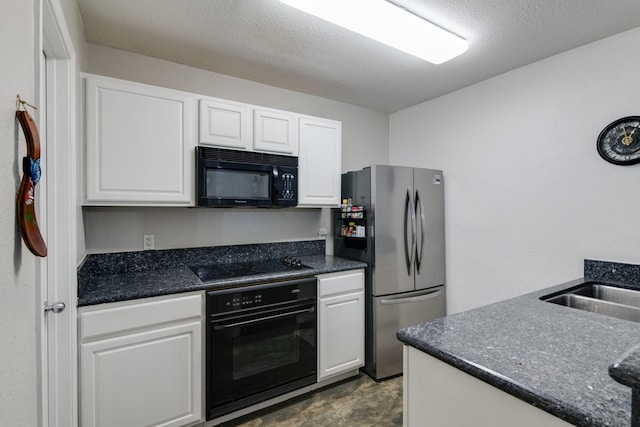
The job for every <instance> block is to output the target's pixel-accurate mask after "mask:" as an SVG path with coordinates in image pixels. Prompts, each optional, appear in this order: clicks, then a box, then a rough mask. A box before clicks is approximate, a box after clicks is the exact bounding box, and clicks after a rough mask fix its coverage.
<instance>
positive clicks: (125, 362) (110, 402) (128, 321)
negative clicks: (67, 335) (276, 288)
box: [79, 293, 203, 427]
mask: <svg viewBox="0 0 640 427" xmlns="http://www.w3.org/2000/svg"><path fill="white" fill-rule="evenodd" d="M202 313H203V302H202V295H201V293H197V294H188V295H182V296H171V297H161V298H150V299H144V300H138V301H136V302H127V303H111V304H103V305H99V306H94V307H87V308H81V309H80V310H79V334H80V355H79V363H80V370H79V374H80V420H81V425H82V426H83V427H90V426H95V427H107V426H118V427H125V426H131V427H141V426H163V427H169V426H171V427H178V426H186V425H191V424H194V423H198V422H200V421H202V413H203V412H202V397H203V396H202V381H201V377H202Z"/></svg>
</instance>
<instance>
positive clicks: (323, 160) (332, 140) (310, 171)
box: [298, 116, 342, 207]
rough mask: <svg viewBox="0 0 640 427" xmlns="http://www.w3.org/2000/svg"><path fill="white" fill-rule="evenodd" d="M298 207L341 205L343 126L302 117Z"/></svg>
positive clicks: (315, 118)
mask: <svg viewBox="0 0 640 427" xmlns="http://www.w3.org/2000/svg"><path fill="white" fill-rule="evenodd" d="M298 127H299V153H298V175H299V182H298V206H301V207H305V206H308V207H318V206H335V207H337V206H338V205H339V204H340V174H341V168H342V123H340V122H337V121H334V120H327V119H320V118H317V117H307V116H300V118H299V122H298Z"/></svg>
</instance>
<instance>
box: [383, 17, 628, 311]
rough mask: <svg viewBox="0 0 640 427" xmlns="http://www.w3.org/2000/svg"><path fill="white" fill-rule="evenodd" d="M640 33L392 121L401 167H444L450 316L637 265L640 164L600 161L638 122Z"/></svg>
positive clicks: (394, 156)
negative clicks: (607, 267) (600, 139)
mask: <svg viewBox="0 0 640 427" xmlns="http://www.w3.org/2000/svg"><path fill="white" fill-rule="evenodd" d="M639 42H640V29H635V30H632V31H629V32H626V33H623V34H620V35H617V36H614V37H611V38H608V39H604V40H601V41H598V42H596V43H593V44H590V45H587V46H584V47H581V48H578V49H574V50H571V51H568V52H566V53H563V54H560V55H557V56H554V57H551V58H548V59H546V60H543V61H540V62H537V63H534V64H531V65H529V66H526V67H523V68H520V69H517V70H515V71H512V72H509V73H506V74H503V75H501V76H498V77H495V78H492V79H489V80H486V81H484V82H481V83H478V84H475V85H473V86H470V87H467V88H465V89H462V90H459V91H457V92H454V93H451V94H448V95H445V96H443V97H440V98H438V99H435V100H432V101H429V102H425V103H423V104H420V105H417V106H414V107H412V108H408V109H406V110H403V111H399V112H396V113H394V114H392V115H391V118H390V161H391V163H393V164H402V165H411V166H422V167H433V168H441V169H444V176H445V206H446V245H447V284H448V291H447V292H448V298H449V301H448V309H449V311H450V312H457V311H461V310H465V309H468V308H472V307H476V306H479V305H482V304H486V303H490V302H494V301H496V300H501V299H505V298H508V297H511V296H515V295H518V294H523V293H525V292H527V291H531V290H535V289H541V288H545V287H548V286H551V285H554V284H557V283H560V282H563V281H566V280H570V279H574V278H578V277H582V266H583V259H585V258H594V259H603V260H616V261H622V262H629V263H640V226H638V224H639V222H638V216H639V215H640V214H639V212H640V185H639V184H640V165H635V166H627V167H621V166H614V165H612V164H609V163H607V162H605V161H603V160H602V159H601V158H600V157H599V155H598V153H597V152H596V138H597V136H598V134H599V132H600V131H601V130H602V129H603V128H604V127H605V126H606V125H607V124H609V123H610V122H612V121H613V120H615V119H617V118H619V117H623V116H629V115H640V103H639V102H638V99H639V96H640V79H639V78H638V69H640V55H637V53H638V52H639V50H638V43H639Z"/></svg>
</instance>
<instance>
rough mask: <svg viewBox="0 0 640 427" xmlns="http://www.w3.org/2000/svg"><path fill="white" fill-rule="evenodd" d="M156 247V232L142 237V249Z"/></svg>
mask: <svg viewBox="0 0 640 427" xmlns="http://www.w3.org/2000/svg"><path fill="white" fill-rule="evenodd" d="M155 248H156V236H155V234H145V235H144V236H143V238H142V249H144V250H145V251H146V250H149V249H155Z"/></svg>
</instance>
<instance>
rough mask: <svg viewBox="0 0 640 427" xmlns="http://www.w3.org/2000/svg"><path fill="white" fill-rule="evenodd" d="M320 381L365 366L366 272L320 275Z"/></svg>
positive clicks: (353, 271) (318, 277) (354, 271)
mask: <svg viewBox="0 0 640 427" xmlns="http://www.w3.org/2000/svg"><path fill="white" fill-rule="evenodd" d="M317 279H318V296H319V302H318V305H319V308H318V380H321V379H323V378H326V377H330V376H332V375H336V374H339V373H342V372H345V371H348V370H350V369H354V368H358V367H360V366H363V365H364V270H352V271H343V272H336V273H329V274H322V275H319V276H317Z"/></svg>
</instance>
